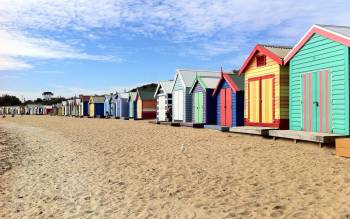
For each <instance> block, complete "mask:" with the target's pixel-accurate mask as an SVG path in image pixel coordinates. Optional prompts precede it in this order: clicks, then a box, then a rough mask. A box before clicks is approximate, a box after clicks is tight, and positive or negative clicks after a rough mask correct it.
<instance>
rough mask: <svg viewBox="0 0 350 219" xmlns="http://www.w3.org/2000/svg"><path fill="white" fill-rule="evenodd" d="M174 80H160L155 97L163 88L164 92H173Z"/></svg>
mask: <svg viewBox="0 0 350 219" xmlns="http://www.w3.org/2000/svg"><path fill="white" fill-rule="evenodd" d="M173 83H174V81H173V80H169V81H160V82H159V83H158V86H157V89H156V92H154V97H156V96H157V94H158V92H159V90H160V89H163V91H164V93H166V94H171V88H172V87H173Z"/></svg>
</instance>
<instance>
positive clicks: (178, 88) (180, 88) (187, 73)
mask: <svg viewBox="0 0 350 219" xmlns="http://www.w3.org/2000/svg"><path fill="white" fill-rule="evenodd" d="M218 73H219V72H212V71H205V70H185V69H177V70H176V74H175V78H174V83H173V86H172V89H171V92H172V111H173V112H172V116H173V118H172V120H173V122H180V123H190V122H192V95H191V94H190V89H191V86H192V85H193V81H194V80H195V79H196V76H197V75H199V76H216V75H217V74H218Z"/></svg>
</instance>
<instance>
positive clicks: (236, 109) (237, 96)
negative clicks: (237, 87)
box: [216, 81, 244, 127]
mask: <svg viewBox="0 0 350 219" xmlns="http://www.w3.org/2000/svg"><path fill="white" fill-rule="evenodd" d="M226 88H230V86H229V84H228V83H227V82H226V81H223V82H221V83H220V85H219V91H218V93H217V97H216V101H217V105H216V115H217V116H216V124H217V125H221V115H220V107H221V101H220V98H221V92H220V90H221V89H226ZM230 89H231V88H230ZM231 97H232V98H231V101H232V102H231V103H232V104H231V105H232V127H235V126H243V125H244V91H238V92H237V93H235V92H233V91H232V89H231Z"/></svg>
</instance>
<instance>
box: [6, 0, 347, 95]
mask: <svg viewBox="0 0 350 219" xmlns="http://www.w3.org/2000/svg"><path fill="white" fill-rule="evenodd" d="M295 2H297V1H294V0H277V1H275V0H269V1H262V0H215V1H214V0H213V1H209V0H207V1H206V0H191V1H185V0H168V1H161V0H98V1H96V0H1V4H0V94H5V93H10V94H14V95H18V96H19V97H22V96H23V97H25V98H34V97H39V96H40V94H41V93H42V91H46V90H49V91H53V92H54V93H55V94H56V95H60V96H66V97H69V96H74V95H78V94H80V93H85V94H94V93H99V94H100V93H101V94H102V93H109V92H113V91H116V90H121V89H124V88H129V87H133V86H135V85H138V84H142V83H144V82H154V81H155V82H156V81H159V80H164V79H172V78H173V75H174V72H175V69H176V68H194V69H208V70H219V69H220V67H221V66H222V67H223V68H224V69H226V70H232V69H234V68H236V69H237V68H239V67H240V66H241V64H242V62H243V60H244V59H245V58H246V56H247V55H248V54H249V51H250V50H251V49H252V48H253V47H254V45H255V44H257V43H265V44H278V45H294V44H295V43H296V42H297V41H298V40H299V39H300V37H301V36H302V35H303V34H304V33H305V31H306V30H307V29H308V28H309V27H310V26H311V25H312V24H315V23H319V24H335V25H348V26H349V25H350V13H349V11H350V4H349V2H348V0H333V1H329V0H313V1H309V0H305V1H302V2H303V3H302V4H300V3H295Z"/></svg>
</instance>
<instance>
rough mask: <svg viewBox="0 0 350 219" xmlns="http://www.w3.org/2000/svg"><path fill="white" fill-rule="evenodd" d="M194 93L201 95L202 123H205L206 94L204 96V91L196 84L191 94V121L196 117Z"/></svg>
mask: <svg viewBox="0 0 350 219" xmlns="http://www.w3.org/2000/svg"><path fill="white" fill-rule="evenodd" d="M196 93H203V115H202V116H203V117H202V118H203V123H207V112H206V111H207V107H206V106H207V94H206V90H205V89H203V88H202V86H201V85H200V84H199V83H198V82H197V83H196V85H195V87H194V90H193V92H192V96H191V97H192V103H193V104H192V121H193V122H194V121H195V117H196V106H195V99H194V98H195V96H196V95H195V94H196Z"/></svg>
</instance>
